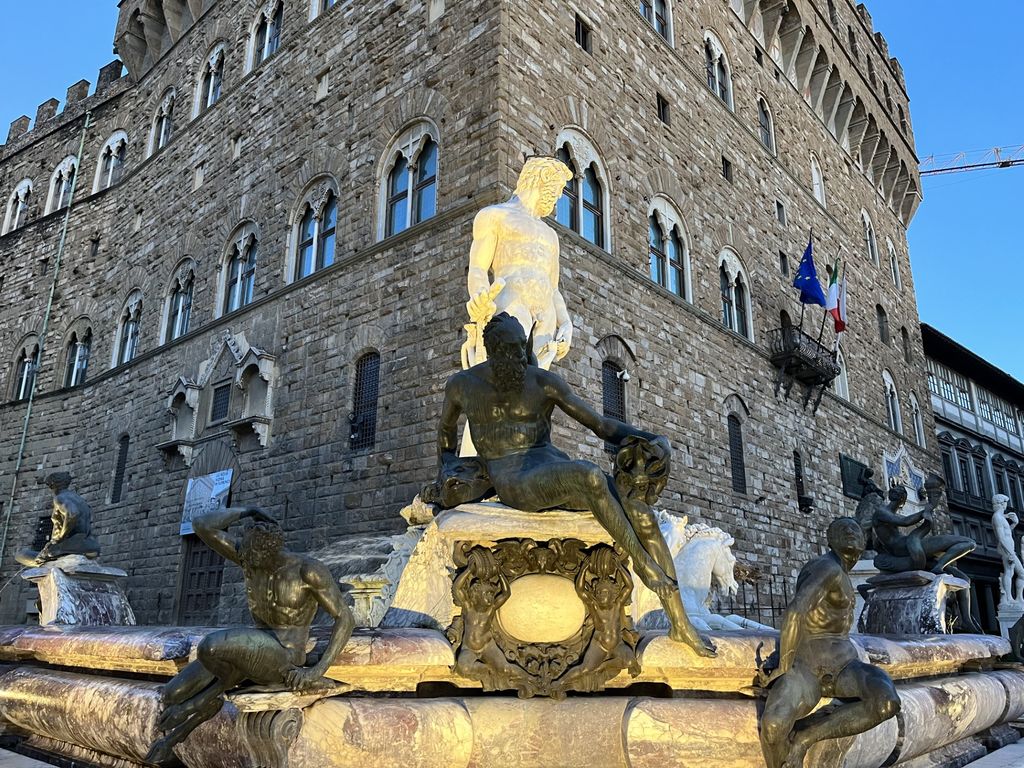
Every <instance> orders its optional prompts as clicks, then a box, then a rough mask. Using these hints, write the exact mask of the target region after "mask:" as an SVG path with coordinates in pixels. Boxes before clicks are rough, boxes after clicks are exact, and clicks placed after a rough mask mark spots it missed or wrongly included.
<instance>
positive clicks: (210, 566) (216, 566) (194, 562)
mask: <svg viewBox="0 0 1024 768" xmlns="http://www.w3.org/2000/svg"><path fill="white" fill-rule="evenodd" d="M184 547H185V552H184V564H183V572H182V575H181V592H180V594H179V595H178V623H179V624H181V625H183V626H186V627H189V626H191V627H195V626H207V627H209V626H214V625H215V624H216V623H217V607H218V604H219V603H220V589H221V585H222V583H223V581H224V558H223V557H221V556H220V555H218V554H217V553H216V552H214V551H213V550H212V549H210V548H209V547H208V546H206V544H205V543H204V542H203V540H202V539H200V538H199V537H198V536H186V537H185V542H184Z"/></svg>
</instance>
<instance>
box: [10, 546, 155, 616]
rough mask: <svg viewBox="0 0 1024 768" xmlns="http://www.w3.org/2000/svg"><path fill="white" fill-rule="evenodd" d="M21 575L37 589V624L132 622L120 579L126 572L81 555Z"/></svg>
mask: <svg viewBox="0 0 1024 768" xmlns="http://www.w3.org/2000/svg"><path fill="white" fill-rule="evenodd" d="M21 576H22V578H23V579H25V580H26V581H30V582H32V583H33V584H35V585H36V587H37V588H38V589H39V623H40V624H42V625H44V626H49V625H52V624H78V625H85V626H125V625H134V624H135V612H134V611H133V610H132V607H131V605H129V603H128V596H127V595H126V594H125V591H124V587H123V586H122V582H123V581H124V579H126V578H127V577H128V574H127V573H125V572H124V571H122V570H121V569H120V568H111V567H109V566H105V565H100V564H99V563H97V562H96V561H95V560H90V559H89V558H87V557H84V556H82V555H66V556H65V557H61V558H58V559H57V560H53V561H52V562H49V563H46V564H44V565H41V566H38V567H36V568H30V569H28V570H27V571H25V572H24V573H23V574H22V575H21Z"/></svg>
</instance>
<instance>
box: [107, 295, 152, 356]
mask: <svg viewBox="0 0 1024 768" xmlns="http://www.w3.org/2000/svg"><path fill="white" fill-rule="evenodd" d="M143 302H144V298H143V293H142V289H140V288H133V289H132V290H131V291H129V293H128V297H127V298H126V299H125V300H124V303H123V304H122V305H121V311H120V312H119V313H118V315H117V329H116V332H115V334H114V343H113V345H112V349H111V355H110V367H111V368H117V367H118V366H121V365H127V364H128V363H130V362H131V361H132V360H134V359H135V358H136V357H138V355H139V346H140V342H141V338H142V310H143V307H144V303H143ZM129 323H134V324H135V332H134V341H131V340H130V339H129V338H128V337H127V336H126V335H125V333H126V331H128V330H129Z"/></svg>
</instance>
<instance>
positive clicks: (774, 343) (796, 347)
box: [768, 326, 839, 387]
mask: <svg viewBox="0 0 1024 768" xmlns="http://www.w3.org/2000/svg"><path fill="white" fill-rule="evenodd" d="M768 352H769V354H770V355H771V360H772V365H774V366H775V367H776V368H778V369H779V372H780V381H781V380H782V379H783V378H790V379H793V380H796V381H799V382H800V383H801V384H805V385H806V386H808V387H823V386H826V385H828V384H831V383H832V381H833V380H835V378H836V377H837V376H838V375H839V363H837V362H836V358H835V355H834V354H833V352H832V350H831V349H828V348H827V347H824V346H822V345H821V344H819V343H818V342H817V341H815V340H814V339H812V338H811V337H810V336H808V335H807V334H806V333H804V332H803V331H801V330H800V329H799V328H794V327H792V326H788V327H783V328H777V329H775V330H774V331H769V332H768Z"/></svg>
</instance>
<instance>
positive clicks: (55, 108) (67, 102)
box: [0, 59, 124, 146]
mask: <svg viewBox="0 0 1024 768" xmlns="http://www.w3.org/2000/svg"><path fill="white" fill-rule="evenodd" d="M123 77H124V64H123V63H122V62H121V60H120V59H114V60H113V61H112V62H110V63H109V64H107V65H106V66H104V67H103V68H102V69H100V71H99V75H98V76H97V78H96V90H95V91H94V92H93V94H92V95H93V96H102V95H103V94H105V93H107V92H108V91H109V90H110V88H111V86H112V85H114V83H116V82H118V81H120V80H121V79H122V78H123ZM91 85H92V84H91V83H90V82H89V81H88V80H79V81H78V82H77V83H74V84H73V85H71V86H70V87H69V88H68V90H67V93H66V94H65V96H64V108H63V109H60V99H47V100H46V101H44V102H43V103H42V104H40V105H39V107H38V108H37V109H36V118H35V120H34V121H33V120H32V119H31V118H30V117H29V116H28V115H22V116H21V117H19V118H18V119H17V120H14V121H13V122H12V123H11V127H10V130H9V131H8V132H7V142H6V143H5V144H0V146H9V145H10V144H12V143H14V142H15V141H18V140H19V139H22V138H24V137H26V136H28V135H29V134H30V133H33V132H34V131H35V130H36V129H37V128H40V127H42V126H46V127H49V126H47V125H46V124H47V123H49V122H50V121H52V120H53V119H55V118H57V117H59V116H62V115H66V114H68V110H69V109H70V108H73V107H75V106H76V105H78V104H81V103H82V102H84V101H85V100H86V99H88V98H89V88H90V87H91Z"/></svg>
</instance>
